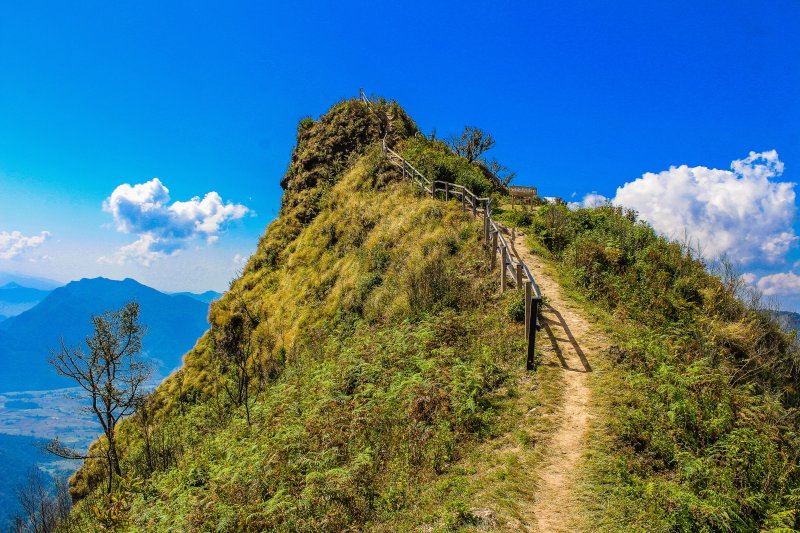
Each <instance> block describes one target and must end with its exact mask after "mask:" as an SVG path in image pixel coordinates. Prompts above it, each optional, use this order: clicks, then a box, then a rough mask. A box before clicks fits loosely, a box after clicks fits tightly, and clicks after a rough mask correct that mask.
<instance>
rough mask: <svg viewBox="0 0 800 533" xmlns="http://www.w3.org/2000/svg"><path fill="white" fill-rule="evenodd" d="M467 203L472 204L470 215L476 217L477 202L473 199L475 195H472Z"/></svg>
mask: <svg viewBox="0 0 800 533" xmlns="http://www.w3.org/2000/svg"><path fill="white" fill-rule="evenodd" d="M469 203H470V204H471V205H472V216H473V217H477V216H478V202H476V201H475V197H474V196H473V197H472V198H471V199H470V201H469ZM485 236H486V234H485V232H484V237H485Z"/></svg>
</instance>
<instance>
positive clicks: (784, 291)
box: [756, 272, 800, 296]
mask: <svg viewBox="0 0 800 533" xmlns="http://www.w3.org/2000/svg"><path fill="white" fill-rule="evenodd" d="M756 287H758V289H759V290H760V291H761V293H762V294H764V296H796V295H800V276H798V275H797V274H795V273H794V272H778V273H777V274H769V275H767V276H764V277H762V278H761V279H759V280H758V283H756Z"/></svg>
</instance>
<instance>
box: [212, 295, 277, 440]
mask: <svg viewBox="0 0 800 533" xmlns="http://www.w3.org/2000/svg"><path fill="white" fill-rule="evenodd" d="M232 306H233V308H232V309H231V310H230V311H229V313H225V314H224V319H223V320H220V321H215V322H212V324H211V340H212V343H213V347H214V358H215V360H216V361H217V366H218V368H219V371H220V374H221V375H222V376H223V377H224V378H225V379H223V380H222V383H223V386H224V389H225V392H226V394H227V396H228V398H229V399H230V401H231V402H233V403H234V404H235V405H237V406H244V409H245V416H246V417H247V425H248V426H249V425H250V409H251V407H252V405H253V403H255V401H256V400H257V399H258V395H259V394H260V393H261V390H262V389H263V386H264V379H265V377H266V373H265V368H264V365H263V362H262V361H261V357H260V354H261V348H262V346H261V344H260V343H259V342H258V340H257V339H255V338H254V336H255V331H256V327H257V326H258V325H259V323H260V319H259V318H258V316H256V315H255V314H253V312H252V311H251V310H250V308H249V306H248V304H247V302H245V300H244V297H243V296H241V295H239V298H238V299H236V300H235V301H234V303H233V304H232Z"/></svg>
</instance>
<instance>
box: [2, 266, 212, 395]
mask: <svg viewBox="0 0 800 533" xmlns="http://www.w3.org/2000/svg"><path fill="white" fill-rule="evenodd" d="M134 299H135V300H136V301H137V302H138V303H139V305H140V306H141V315H140V320H141V322H142V324H145V325H146V326H147V335H146V336H145V338H144V343H143V344H144V350H145V351H146V352H147V355H148V356H149V357H150V358H151V359H153V360H155V362H156V370H157V372H158V373H159V374H160V375H161V376H164V375H166V374H167V373H169V372H170V371H172V370H173V369H174V368H176V367H177V366H179V365H180V361H181V356H182V355H183V354H184V353H185V352H186V351H188V350H189V349H190V348H192V346H194V343H195V341H196V340H197V338H198V337H199V336H200V335H202V334H203V332H204V331H205V330H206V328H207V327H208V323H207V321H206V320H207V315H208V304H206V303H203V302H200V301H198V300H196V299H193V298H190V297H188V296H182V295H168V294H164V293H162V292H159V291H157V290H155V289H152V288H150V287H147V286H145V285H142V284H141V283H139V282H137V281H135V280H132V279H126V280H123V281H113V280H109V279H105V278H95V279H82V280H80V281H73V282H71V283H69V284H67V285H65V286H64V287H60V288H58V289H55V290H53V291H52V292H51V293H50V294H48V295H47V297H46V298H44V300H42V301H41V302H40V303H39V304H37V305H36V306H35V307H33V308H32V309H30V310H28V311H26V312H24V313H22V314H20V315H18V316H15V317H11V318H8V319H6V320H4V321H3V322H0V391H4V392H8V391H23V390H49V389H57V388H63V387H70V386H72V385H74V383H71V382H70V381H69V380H67V379H66V378H63V377H60V376H58V375H57V374H56V373H55V371H54V370H53V369H52V367H51V366H50V364H49V363H48V359H49V357H50V349H51V348H55V347H57V346H58V344H59V339H60V338H61V337H62V336H63V338H64V340H65V341H66V343H67V344H69V345H80V346H81V347H82V348H84V349H85V345H84V342H83V341H84V339H85V337H86V336H87V335H88V334H89V333H90V332H91V326H90V324H89V320H90V318H91V316H92V315H93V314H100V313H102V312H104V311H107V310H112V309H119V308H120V307H122V306H123V305H125V304H126V303H127V302H129V301H131V300H134Z"/></svg>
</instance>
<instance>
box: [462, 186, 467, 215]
mask: <svg viewBox="0 0 800 533" xmlns="http://www.w3.org/2000/svg"><path fill="white" fill-rule="evenodd" d="M461 209H463V210H464V211H466V210H467V193H466V192H464V190H463V189H462V190H461Z"/></svg>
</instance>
